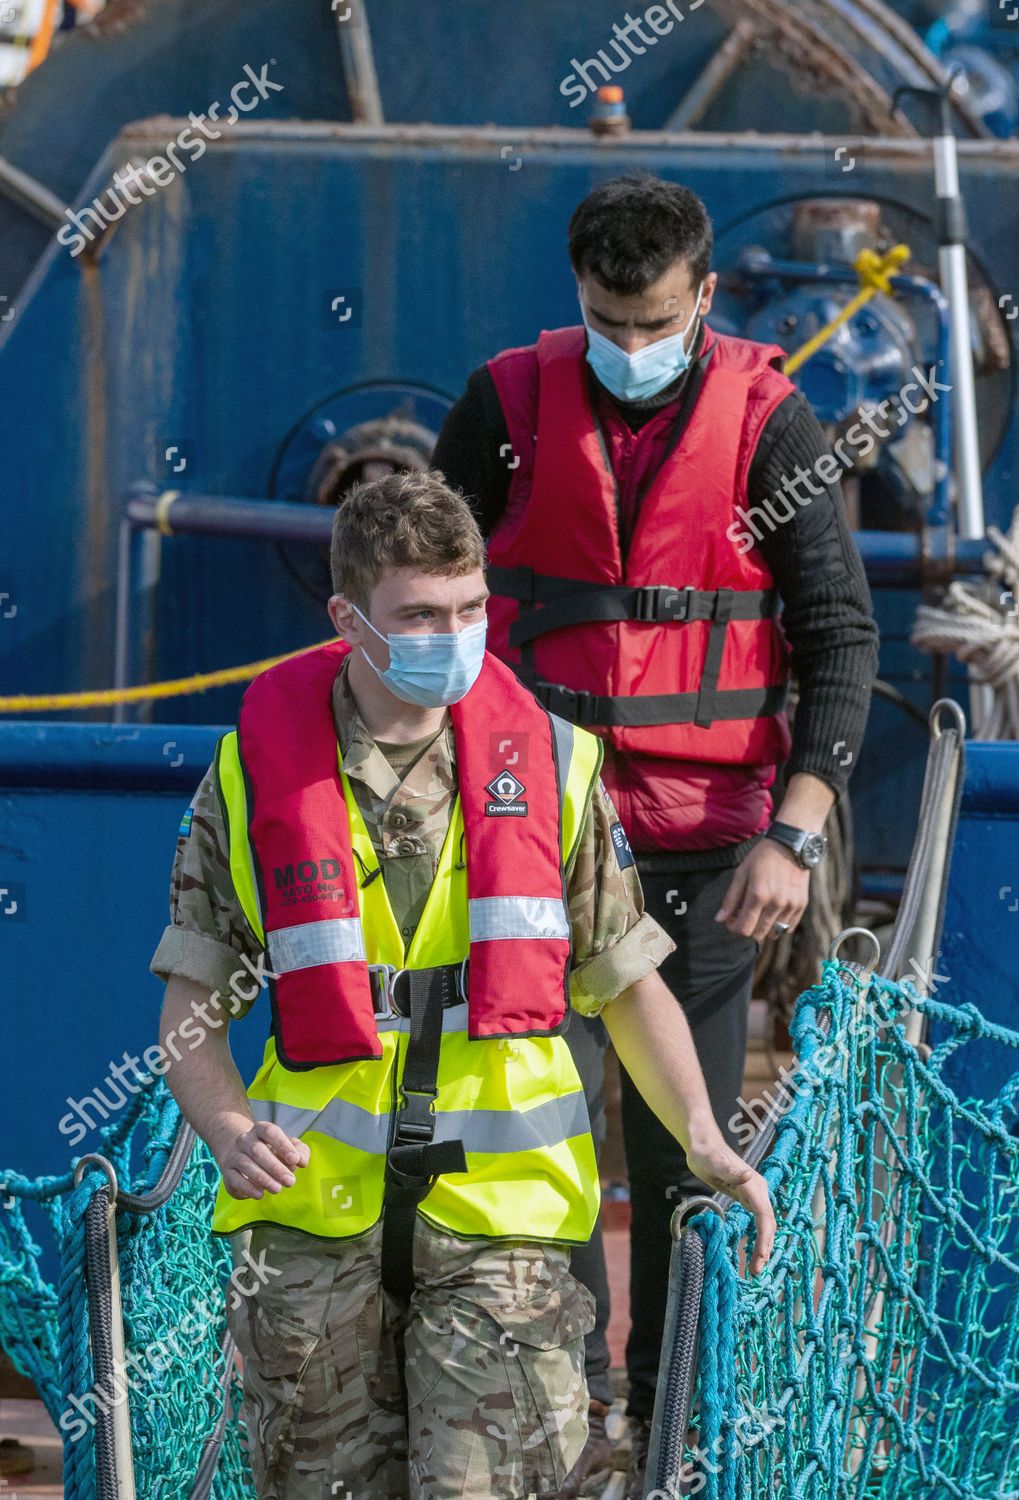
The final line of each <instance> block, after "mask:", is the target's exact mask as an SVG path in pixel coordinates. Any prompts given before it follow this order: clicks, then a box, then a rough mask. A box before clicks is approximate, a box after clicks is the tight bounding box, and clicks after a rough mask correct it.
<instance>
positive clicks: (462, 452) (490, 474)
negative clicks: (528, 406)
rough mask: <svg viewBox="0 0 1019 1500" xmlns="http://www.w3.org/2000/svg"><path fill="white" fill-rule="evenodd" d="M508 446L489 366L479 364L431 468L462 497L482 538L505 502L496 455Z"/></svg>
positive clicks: (503, 470) (504, 468)
mask: <svg viewBox="0 0 1019 1500" xmlns="http://www.w3.org/2000/svg"><path fill="white" fill-rule="evenodd" d="M508 443H509V431H508V429H507V427H506V419H505V417H504V416H503V414H502V407H501V406H500V405H499V397H498V395H497V394H496V390H495V382H494V380H493V379H492V376H491V374H490V373H489V369H488V366H487V365H480V366H479V367H478V369H476V370H475V371H474V373H473V375H471V377H470V379H469V380H468V382H467V386H466V389H465V390H464V393H463V395H462V396H461V397H460V399H459V401H458V402H457V403H456V405H455V406H454V407H452V408H451V409H450V411H449V412H448V413H447V414H446V420H445V421H444V422H443V424H442V430H441V431H440V433H439V438H438V441H437V443H436V444H435V452H434V453H433V454H432V464H433V466H434V467H435V468H436V469H439V470H441V472H442V473H443V474H444V475H445V476H446V483H447V484H450V485H452V486H453V488H454V489H455V490H460V492H461V493H462V494H463V495H464V497H465V498H466V500H467V501H468V503H469V504H470V506H471V509H472V510H473V511H474V514H475V516H476V517H477V520H478V525H479V526H480V527H481V531H482V534H483V535H484V536H486V537H489V536H491V535H492V532H493V531H494V529H495V527H496V525H497V523H498V521H499V518H500V517H501V516H502V513H503V511H504V510H505V509H506V502H507V501H508V500H509V491H510V478H511V470H510V469H509V467H508V464H507V461H506V456H505V455H504V454H500V452H499V450H500V448H502V447H503V445H504V444H507V445H508Z"/></svg>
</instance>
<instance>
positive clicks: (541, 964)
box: [237, 641, 570, 1069]
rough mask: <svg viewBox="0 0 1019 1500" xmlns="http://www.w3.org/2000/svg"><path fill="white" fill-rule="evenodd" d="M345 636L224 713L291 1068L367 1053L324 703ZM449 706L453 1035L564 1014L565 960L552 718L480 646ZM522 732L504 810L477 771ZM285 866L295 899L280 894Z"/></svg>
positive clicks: (536, 1027)
mask: <svg viewBox="0 0 1019 1500" xmlns="http://www.w3.org/2000/svg"><path fill="white" fill-rule="evenodd" d="M349 649H350V648H349V647H348V646H347V645H346V644H345V643H344V642H342V641H335V642H330V643H329V644H328V645H326V646H320V647H318V648H316V649H315V650H312V651H306V652H304V653H302V654H301V655H300V656H295V657H292V658H291V659H290V660H288V661H283V662H279V663H278V664H277V665H276V666H274V667H270V668H269V670H268V671H265V672H262V673H260V674H259V676H258V677H256V678H255V679H254V681H253V682H252V683H251V684H250V686H249V687H248V689H247V691H246V692H245V694H244V697H243V699H242V702H241V708H240V715H239V718H238V735H237V738H238V746H239V751H240V760H241V764H242V766H243V768H244V774H245V779H246V784H247V794H248V817H249V833H250V842H251V850H252V859H253V863H254V867H255V874H256V881H257V886H258V892H259V900H260V903H261V909H262V922H263V926H264V929H265V938H266V949H267V958H268V966H269V969H270V970H271V971H273V973H274V974H275V975H276V976H278V977H274V978H271V979H270V980H269V994H270V1000H271V1003H272V1012H273V1035H274V1037H275V1039H276V1047H277V1053H278V1055H279V1057H280V1060H281V1061H282V1062H284V1063H285V1065H286V1066H287V1067H290V1068H298V1069H300V1068H309V1067H318V1066H322V1065H325V1064H330V1063H340V1062H353V1061H355V1060H358V1059H363V1058H375V1057H381V1056H382V1048H381V1045H380V1042H379V1035H378V1028H377V1025H376V1021H375V1013H374V1005H373V998H372V989H371V983H370V976H369V969H368V964H367V961H366V958H365V943H364V934H363V932H362V930H361V922H360V916H359V910H358V899H357V880H358V875H357V872H356V870H355V865H354V857H353V851H352V848H351V840H350V827H349V822H348V818H347V808H346V803H345V801H344V795H343V785H342V781H341V778H340V771H339V755H338V746H337V739H336V728H335V724H334V721H333V715H332V687H333V682H334V679H335V677H336V673H337V671H338V669H339V666H340V662H341V661H342V659H343V657H344V656H345V655H346V654H347V652H348V650H349ZM450 713H451V716H452V721H453V733H454V738H455V742H456V755H457V775H458V780H459V785H460V800H461V806H462V810H463V820H464V837H465V845H466V853H465V856H464V857H465V859H466V862H467V883H468V895H469V901H470V931H471V944H470V955H469V987H468V1035H469V1036H470V1037H472V1038H478V1037H488V1036H504V1035H505V1036H511V1035H521V1034H526V1035H534V1034H539V1035H546V1034H549V1033H551V1032H553V1031H555V1030H556V1029H558V1028H559V1027H560V1025H561V1023H562V1021H563V1019H564V1017H565V1015H566V1009H567V995H568V988H567V986H568V973H569V963H570V935H569V933H570V929H569V922H568V919H567V914H566V908H565V904H564V888H563V874H562V858H561V853H560V816H561V815H560V803H559V790H558V776H557V768H556V744H555V736H554V734H553V729H552V724H551V721H550V718H549V715H548V714H547V713H546V712H545V711H544V710H543V709H542V708H541V707H540V706H539V705H538V704H537V703H536V702H535V700H534V698H533V697H532V695H531V694H530V693H529V692H527V691H526V689H525V688H523V687H522V686H521V685H520V683H519V682H518V681H517V679H516V677H515V676H514V675H513V673H512V672H511V671H510V670H509V669H508V668H506V667H504V666H503V665H502V664H501V663H500V662H498V661H497V660H496V659H495V658H494V657H492V656H486V658H485V662H484V665H483V667H482V670H481V673H480V675H479V677H478V680H477V682H476V683H475V684H474V686H473V687H472V688H471V690H470V692H469V693H467V695H466V696H465V697H464V698H462V699H461V701H460V702H459V703H455V704H453V706H452V708H451V710H450ZM564 728H565V726H564ZM522 734H523V735H526V736H528V737H529V738H528V740H527V741H526V743H527V747H528V755H527V773H526V774H527V786H526V788H523V789H522V790H521V792H520V794H519V796H520V797H522V796H523V791H526V793H527V798H526V804H525V805H526V809H527V811H526V815H520V814H519V813H518V814H516V815H513V816H503V815H501V812H502V809H503V807H504V804H503V803H502V802H500V801H499V800H498V794H493V793H492V792H491V791H490V790H489V788H488V784H489V783H490V782H491V781H492V780H493V779H494V778H496V777H498V776H499V775H500V773H502V772H504V771H505V767H504V765H503V764H502V763H501V762H500V751H499V746H500V743H502V744H504V743H505V741H506V739H507V738H510V737H511V738H512V739H513V740H514V741H515V742H516V743H519V742H520V736H521V735H522ZM518 800H519V799H518ZM302 867H303V868H304V872H305V873H304V874H303V875H302ZM291 869H292V870H293V871H294V872H296V877H297V880H298V881H299V882H301V883H302V885H303V886H304V887H305V889H307V887H309V886H310V887H311V895H310V897H309V899H302V900H301V901H300V902H296V903H295V902H294V901H293V889H294V887H293V882H292V880H291V879H290V877H289V872H290V870H291ZM288 893H289V897H290V899H289V900H288ZM549 934H553V935H549Z"/></svg>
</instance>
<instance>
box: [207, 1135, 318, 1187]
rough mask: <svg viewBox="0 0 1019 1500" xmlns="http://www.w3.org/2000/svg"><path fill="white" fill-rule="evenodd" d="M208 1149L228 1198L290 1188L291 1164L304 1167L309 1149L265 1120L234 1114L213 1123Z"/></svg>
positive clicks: (292, 1175) (295, 1137)
mask: <svg viewBox="0 0 1019 1500" xmlns="http://www.w3.org/2000/svg"><path fill="white" fill-rule="evenodd" d="M209 1149H210V1150H211V1151H212V1154H213V1156H214V1157H215V1158H216V1165H217V1166H218V1167H219V1170H220V1172H221V1173H222V1174H223V1186H224V1187H225V1188H226V1190H227V1192H228V1193H229V1194H230V1197H231V1198H261V1197H262V1196H263V1193H264V1191H265V1190H268V1191H269V1192H270V1193H279V1192H282V1190H283V1189H284V1188H285V1187H293V1185H294V1183H295V1182H296V1181H297V1178H296V1177H295V1176H294V1174H293V1172H292V1171H291V1168H292V1167H306V1166H307V1165H308V1162H309V1160H310V1158H311V1152H310V1151H309V1150H308V1147H307V1146H306V1145H305V1143H304V1141H302V1140H300V1139H299V1138H298V1137H297V1136H292V1135H287V1133H286V1131H284V1130H281V1129H280V1127H279V1126H278V1125H273V1124H272V1123H271V1122H270V1121H269V1120H254V1121H252V1120H251V1119H250V1118H249V1117H245V1116H243V1115H238V1114H230V1115H228V1116H225V1117H224V1118H223V1119H222V1120H221V1121H219V1122H217V1125H216V1129H215V1132H214V1133H211V1138H210V1139H209Z"/></svg>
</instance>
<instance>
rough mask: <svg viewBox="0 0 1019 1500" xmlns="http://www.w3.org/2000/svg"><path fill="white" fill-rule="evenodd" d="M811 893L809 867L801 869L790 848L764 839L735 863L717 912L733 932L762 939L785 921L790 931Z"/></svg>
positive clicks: (798, 918)
mask: <svg viewBox="0 0 1019 1500" xmlns="http://www.w3.org/2000/svg"><path fill="white" fill-rule="evenodd" d="M809 894H810V871H809V870H802V869H801V868H800V866H799V864H798V862H797V859H796V856H795V854H793V852H792V850H791V849H786V848H784V846H783V845H782V844H776V842H775V840H774V839H761V841H760V843H759V844H755V845H754V847H753V848H752V849H751V851H750V853H749V854H748V855H747V856H746V858H745V859H744V860H743V861H742V862H741V863H740V864H738V865H737V866H736V870H735V873H734V874H733V877H732V880H731V881H730V882H729V889H728V890H727V891H726V893H725V900H724V901H723V902H722V905H721V906H720V907H719V909H718V911H717V912H716V914H715V921H716V922H724V923H725V925H726V927H728V929H729V931H730V932H734V933H736V934H737V935H738V936H740V937H749V938H755V939H756V941H757V942H759V943H760V942H763V941H764V939H765V938H766V937H767V936H768V935H769V933H770V934H771V935H772V936H773V937H778V936H779V934H778V933H777V932H775V931H774V927H775V923H776V922H784V923H785V925H786V927H787V928H788V929H789V931H790V932H791V931H792V930H793V928H794V927H795V926H796V924H797V923H798V922H799V920H800V918H801V917H802V916H803V913H804V910H805V909H806V905H807V897H808V895H809Z"/></svg>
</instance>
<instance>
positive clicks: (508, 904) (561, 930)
mask: <svg viewBox="0 0 1019 1500" xmlns="http://www.w3.org/2000/svg"><path fill="white" fill-rule="evenodd" d="M469 906H470V922H471V942H472V943H487V942H490V941H491V940H492V939H493V938H568V937H569V935H570V924H569V922H568V921H567V918H566V908H565V906H564V905H563V903H562V901H560V900H559V899H558V898H557V897H555V896H476V897H475V898H474V899H473V900H472V901H470V903H469Z"/></svg>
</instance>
